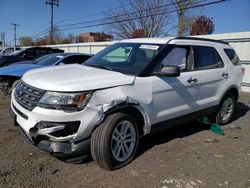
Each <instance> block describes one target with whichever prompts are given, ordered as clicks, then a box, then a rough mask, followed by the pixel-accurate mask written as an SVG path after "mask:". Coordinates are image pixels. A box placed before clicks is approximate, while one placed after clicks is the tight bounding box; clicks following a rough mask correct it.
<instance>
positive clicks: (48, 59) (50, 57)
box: [37, 54, 63, 66]
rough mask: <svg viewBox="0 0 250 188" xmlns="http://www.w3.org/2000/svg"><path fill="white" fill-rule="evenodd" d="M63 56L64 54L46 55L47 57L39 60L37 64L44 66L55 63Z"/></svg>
mask: <svg viewBox="0 0 250 188" xmlns="http://www.w3.org/2000/svg"><path fill="white" fill-rule="evenodd" d="M62 58H63V56H62V55H55V54H49V55H46V57H45V58H42V60H41V61H39V62H38V63H37V64H38V65H44V66H49V65H54V64H55V63H56V62H57V61H59V60H60V59H62Z"/></svg>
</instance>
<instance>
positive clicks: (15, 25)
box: [10, 23, 20, 50]
mask: <svg viewBox="0 0 250 188" xmlns="http://www.w3.org/2000/svg"><path fill="white" fill-rule="evenodd" d="M10 25H13V26H14V41H15V45H14V49H15V50H16V27H17V26H20V25H19V24H15V23H10Z"/></svg>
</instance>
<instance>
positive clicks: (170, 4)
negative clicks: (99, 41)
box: [58, 0, 206, 27]
mask: <svg viewBox="0 0 250 188" xmlns="http://www.w3.org/2000/svg"><path fill="white" fill-rule="evenodd" d="M186 1H187V0H183V1H182V2H186ZM203 1H206V0H203ZM177 3H178V2H175V3H169V4H165V5H160V6H155V7H150V8H147V9H144V10H141V12H146V11H149V10H155V9H158V8H164V7H165V8H166V7H169V6H172V5H174V4H177ZM137 13H138V11H133V12H128V13H126V14H121V15H119V16H109V17H106V18H101V19H95V20H89V21H85V22H78V23H72V24H65V25H59V26H58V27H64V26H73V25H81V24H87V23H92V22H98V21H106V20H108V19H113V18H114V17H123V16H128V15H129V16H131V15H132V14H137Z"/></svg>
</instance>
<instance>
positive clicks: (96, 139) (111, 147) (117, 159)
mask: <svg viewBox="0 0 250 188" xmlns="http://www.w3.org/2000/svg"><path fill="white" fill-rule="evenodd" d="M138 143H139V132H138V128H137V122H136V121H135V120H134V118H133V117H132V116H130V115H129V114H126V113H115V114H111V115H110V116H108V117H107V119H106V120H105V121H104V122H103V123H102V124H101V125H100V126H99V127H97V128H96V130H95V131H94V132H93V134H92V138H91V154H92V157H93V159H94V160H95V161H96V162H97V163H98V164H99V165H100V166H101V167H102V168H105V169H109V170H114V169H118V168H121V167H123V166H125V165H127V164H128V163H129V162H131V161H132V160H133V158H134V156H135V153H136V150H137V147H138Z"/></svg>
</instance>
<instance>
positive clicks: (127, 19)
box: [39, 0, 227, 36]
mask: <svg viewBox="0 0 250 188" xmlns="http://www.w3.org/2000/svg"><path fill="white" fill-rule="evenodd" d="M185 1H186V0H185ZM204 1H205V0H202V1H199V2H198V3H201V2H204ZM225 1H227V0H217V1H212V2H207V3H202V4H198V5H193V6H189V7H186V8H183V9H181V10H188V9H193V8H198V7H204V6H208V5H212V4H217V3H222V2H225ZM183 2H184V1H183ZM163 6H166V5H162V6H160V7H163ZM160 7H158V8H160ZM142 11H145V10H142ZM172 12H176V10H168V11H161V12H157V13H155V14H148V15H144V16H137V17H132V16H131V15H130V13H131V12H130V13H127V14H124V15H121V16H119V17H118V19H119V18H123V16H125V15H128V14H129V15H130V18H126V19H124V18H123V19H120V20H116V21H108V22H104V23H97V24H90V25H84V26H78V27H71V28H63V29H60V30H61V31H65V30H74V29H82V28H89V27H96V26H103V25H110V24H113V23H121V22H124V21H130V20H136V19H141V18H145V17H148V16H157V15H162V14H167V13H172ZM106 20H107V19H97V20H92V22H94V21H95V22H96V21H106ZM47 33H48V32H44V33H41V34H40V35H39V36H42V35H45V34H47Z"/></svg>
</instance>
